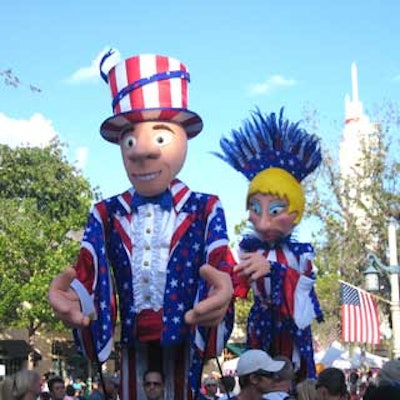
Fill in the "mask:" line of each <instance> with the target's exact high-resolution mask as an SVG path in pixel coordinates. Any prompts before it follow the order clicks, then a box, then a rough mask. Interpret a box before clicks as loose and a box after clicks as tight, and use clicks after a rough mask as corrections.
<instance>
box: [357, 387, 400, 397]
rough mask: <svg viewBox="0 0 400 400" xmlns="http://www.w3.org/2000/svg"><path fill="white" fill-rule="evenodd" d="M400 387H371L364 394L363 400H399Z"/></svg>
mask: <svg viewBox="0 0 400 400" xmlns="http://www.w3.org/2000/svg"><path fill="white" fill-rule="evenodd" d="M399 399H400V387H399V386H390V385H384V386H374V385H369V386H368V388H367V390H366V391H365V393H364V396H363V400H399Z"/></svg>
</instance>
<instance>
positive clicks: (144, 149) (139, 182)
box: [119, 121, 187, 197]
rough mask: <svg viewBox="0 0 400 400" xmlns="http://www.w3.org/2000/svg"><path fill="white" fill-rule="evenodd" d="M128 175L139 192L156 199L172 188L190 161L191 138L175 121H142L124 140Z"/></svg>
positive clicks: (129, 130)
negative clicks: (174, 181) (188, 147)
mask: <svg viewBox="0 0 400 400" xmlns="http://www.w3.org/2000/svg"><path fill="white" fill-rule="evenodd" d="M119 145H120V148H121V153H122V159H123V162H124V166H125V170H126V173H127V174H128V178H129V180H130V182H131V183H132V185H133V186H134V187H135V189H136V190H137V192H138V193H139V194H141V195H143V196H148V197H151V196H156V195H158V194H160V193H162V192H163V191H164V190H165V189H167V188H168V186H169V184H170V183H171V181H172V180H173V179H174V178H175V176H176V175H177V174H178V172H179V171H180V170H181V168H182V166H183V163H184V161H185V158H186V150H187V136H186V132H185V130H184V129H183V127H182V126H181V125H179V124H176V123H173V122H158V121H146V122H139V123H137V124H135V125H134V126H132V127H130V128H129V129H128V130H125V131H124V132H123V133H122V134H121V137H120V140H119Z"/></svg>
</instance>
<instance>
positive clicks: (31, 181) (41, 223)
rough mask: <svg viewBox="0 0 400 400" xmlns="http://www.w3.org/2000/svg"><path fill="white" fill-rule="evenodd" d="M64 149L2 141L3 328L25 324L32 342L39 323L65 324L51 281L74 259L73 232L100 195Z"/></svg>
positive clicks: (0, 298)
mask: <svg viewBox="0 0 400 400" xmlns="http://www.w3.org/2000/svg"><path fill="white" fill-rule="evenodd" d="M62 149H63V146H62V145H61V144H60V143H59V142H54V143H52V144H51V145H49V146H47V147H44V148H38V147H33V148H28V147H18V148H16V149H12V148H10V147H8V146H5V145H0V197H1V202H0V293H2V296H0V321H1V322H0V324H1V325H0V329H4V328H5V327H19V328H26V329H27V330H28V334H29V338H30V341H31V342H33V338H34V335H35V332H37V330H38V329H41V330H46V329H58V328H60V329H61V324H59V323H57V322H56V320H55V319H54V316H53V313H52V311H51V309H50V307H49V305H48V301H47V291H48V287H49V283H50V281H51V279H52V278H53V277H54V276H55V275H56V274H57V273H59V272H60V271H61V270H63V269H64V268H65V267H67V266H69V265H71V263H72V262H73V261H74V259H75V257H76V254H77V252H78V246H79V244H78V243H77V241H76V240H73V233H74V232H77V231H79V230H81V229H82V227H83V226H84V224H85V222H86V218H87V213H88V209H89V207H90V205H91V202H92V201H93V200H94V199H96V198H97V196H98V194H97V192H96V190H95V189H93V190H92V189H91V187H90V184H89V182H88V181H87V180H86V179H85V178H84V177H83V176H82V175H81V174H80V173H79V172H78V171H77V170H76V168H75V167H74V166H72V165H70V164H69V163H68V162H67V161H66V159H65V157H64V156H63V152H62ZM31 344H32V343H31Z"/></svg>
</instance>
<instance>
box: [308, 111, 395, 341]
mask: <svg viewBox="0 0 400 400" xmlns="http://www.w3.org/2000/svg"><path fill="white" fill-rule="evenodd" d="M372 120H373V121H376V122H377V125H376V127H377V128H378V129H377V130H376V132H371V134H370V135H369V136H367V137H366V138H365V140H363V141H362V142H361V157H360V158H359V159H358V162H357V163H356V164H355V165H354V168H353V169H352V171H351V174H349V175H342V174H341V172H340V169H339V162H338V154H337V153H338V152H337V149H334V151H328V150H326V152H325V154H324V162H323V166H322V168H321V171H320V176H319V179H318V180H315V181H313V182H309V186H308V187H307V189H308V190H307V192H308V199H309V205H308V208H307V211H308V215H309V216H313V217H314V218H316V219H317V220H319V222H320V230H319V232H317V234H316V235H315V237H314V239H315V240H314V242H315V247H316V254H317V259H316V264H317V265H318V267H319V272H318V275H319V279H318V288H317V291H318V293H319V298H320V300H321V303H322V306H323V310H324V312H325V316H326V323H325V324H324V325H322V326H321V327H320V328H318V331H319V332H320V333H321V336H324V337H325V339H329V337H330V336H331V337H332V336H333V335H332V333H334V334H337V333H338V327H340V319H339V316H340V298H339V297H340V291H339V288H340V285H339V279H342V280H344V281H347V282H350V283H352V284H353V285H356V286H360V287H362V286H363V280H364V276H363V271H364V270H365V268H366V264H367V261H366V255H367V253H368V251H373V252H375V253H376V254H377V255H378V257H379V258H380V259H381V260H383V262H385V263H388V259H387V255H386V249H387V218H388V216H389V215H391V213H392V212H393V209H392V206H393V204H400V191H399V181H398V176H399V171H400V163H399V158H398V149H399V147H398V144H399V143H398V142H396V141H395V139H394V138H398V137H399V136H398V134H399V132H398V130H399V126H400V124H399V122H400V114H399V111H398V109H397V107H396V105H394V104H391V103H387V104H384V105H383V106H378V107H377V109H376V111H375V112H374V113H373V118H372ZM315 121H316V116H315V114H314V115H313V117H312V125H313V128H315V127H316V125H317V124H316V123H315ZM320 136H321V137H323V135H320ZM337 136H338V135H337ZM396 149H397V153H396ZM334 154H335V155H334ZM384 285H385V284H384ZM386 286H387V283H386Z"/></svg>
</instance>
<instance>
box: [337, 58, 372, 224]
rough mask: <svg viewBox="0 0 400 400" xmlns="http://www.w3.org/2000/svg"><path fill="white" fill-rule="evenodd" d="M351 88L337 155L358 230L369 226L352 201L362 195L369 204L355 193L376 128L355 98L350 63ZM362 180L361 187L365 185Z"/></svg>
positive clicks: (354, 75) (353, 71)
mask: <svg viewBox="0 0 400 400" xmlns="http://www.w3.org/2000/svg"><path fill="white" fill-rule="evenodd" d="M351 87H352V97H351V98H350V96H349V95H348V94H347V95H346V96H345V123H344V129H343V135H342V141H341V143H340V152H339V162H340V172H341V174H342V177H343V178H344V179H348V182H349V183H350V184H349V187H348V192H347V193H346V196H345V198H348V199H349V202H348V204H347V205H348V207H349V211H350V212H351V214H352V215H353V216H354V217H356V218H357V221H358V224H359V228H360V229H365V230H368V227H369V225H370V224H369V222H368V221H367V219H366V218H365V213H364V212H363V211H362V210H361V209H360V208H357V207H356V206H355V204H354V202H353V201H352V199H355V198H356V196H361V195H362V196H363V198H362V199H361V200H363V201H364V203H365V204H368V203H369V199H368V198H367V196H366V195H365V191H363V192H362V193H364V194H361V193H359V192H358V191H357V187H359V185H358V183H359V180H360V176H362V163H360V160H362V159H363V158H364V157H363V149H364V150H365V149H369V148H370V147H371V146H373V145H374V143H375V140H376V133H378V132H379V126H378V125H377V124H374V123H371V121H370V119H369V117H368V116H367V115H365V114H364V113H363V104H362V102H361V101H360V100H359V96H358V76H357V66H356V64H355V63H354V62H353V63H352V64H351ZM365 179H366V178H364V180H363V184H364V185H368V182H367V181H366V180H365Z"/></svg>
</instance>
